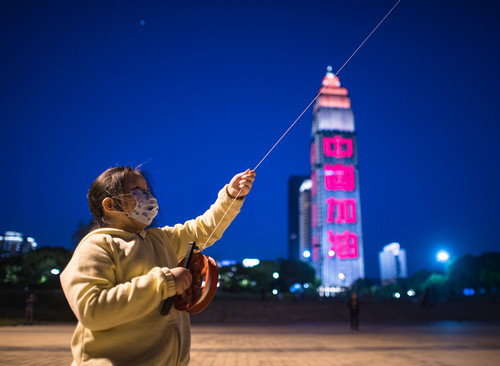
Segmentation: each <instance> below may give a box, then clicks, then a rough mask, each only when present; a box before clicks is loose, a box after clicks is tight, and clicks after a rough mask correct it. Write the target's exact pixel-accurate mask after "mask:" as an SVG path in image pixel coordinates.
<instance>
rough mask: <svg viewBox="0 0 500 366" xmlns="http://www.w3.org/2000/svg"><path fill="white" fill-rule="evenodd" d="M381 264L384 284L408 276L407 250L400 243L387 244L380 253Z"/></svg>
mask: <svg viewBox="0 0 500 366" xmlns="http://www.w3.org/2000/svg"><path fill="white" fill-rule="evenodd" d="M378 259H379V264H380V281H381V282H382V286H385V285H388V284H390V283H396V282H398V280H400V279H402V278H406V277H407V276H408V274H407V270H406V251H405V250H404V249H401V246H400V245H399V243H391V244H387V245H386V246H385V247H384V249H383V250H382V251H381V252H379V254H378Z"/></svg>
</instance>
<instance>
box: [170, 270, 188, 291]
mask: <svg viewBox="0 0 500 366" xmlns="http://www.w3.org/2000/svg"><path fill="white" fill-rule="evenodd" d="M170 273H172V276H174V281H175V293H176V294H177V295H180V294H182V293H183V292H184V291H186V290H187V289H188V288H189V287H190V286H191V283H193V275H192V274H191V272H190V271H189V269H186V268H184V267H175V268H170Z"/></svg>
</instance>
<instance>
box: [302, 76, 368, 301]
mask: <svg viewBox="0 0 500 366" xmlns="http://www.w3.org/2000/svg"><path fill="white" fill-rule="evenodd" d="M323 88H324V89H323ZM357 150H358V149H357V139H356V131H355V129H354V115H353V112H352V109H351V100H350V97H349V95H348V92H347V89H346V88H344V87H341V85H340V81H339V79H338V77H335V76H334V75H333V74H332V72H331V67H329V68H328V71H327V73H326V75H325V77H324V78H323V82H322V93H321V95H320V96H319V97H318V99H317V100H316V102H315V104H314V109H313V121H312V133H311V170H312V172H311V180H312V188H311V202H312V205H311V227H312V240H311V241H312V258H311V259H312V263H313V265H314V267H315V268H316V273H317V275H318V276H319V277H320V278H321V282H322V289H321V290H320V292H322V293H323V294H326V295H327V296H328V295H330V294H333V293H335V292H337V291H339V290H340V289H341V288H342V287H346V286H350V285H351V284H352V283H353V282H354V281H356V280H357V279H358V278H363V277H364V263H363V235H362V228H361V207H360V191H359V171H358V151H357Z"/></svg>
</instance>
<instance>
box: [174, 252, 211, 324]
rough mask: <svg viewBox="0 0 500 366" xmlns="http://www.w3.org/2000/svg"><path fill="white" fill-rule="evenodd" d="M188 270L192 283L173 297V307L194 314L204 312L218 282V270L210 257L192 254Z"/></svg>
mask: <svg viewBox="0 0 500 366" xmlns="http://www.w3.org/2000/svg"><path fill="white" fill-rule="evenodd" d="M179 265H180V264H179ZM189 270H190V271H191V274H192V275H193V283H192V284H191V287H189V288H188V289H187V290H186V291H184V292H183V293H182V294H181V295H177V296H176V297H175V301H174V306H175V308H176V309H177V310H185V311H187V312H188V313H191V314H196V313H199V312H201V311H203V310H205V308H206V307H207V306H208V304H210V302H211V301H212V299H213V298H214V296H215V292H216V291H217V283H218V282H219V269H218V268H217V264H216V263H215V261H214V259H213V258H212V257H208V256H206V255H203V254H201V253H193V256H192V258H191V265H190V266H189Z"/></svg>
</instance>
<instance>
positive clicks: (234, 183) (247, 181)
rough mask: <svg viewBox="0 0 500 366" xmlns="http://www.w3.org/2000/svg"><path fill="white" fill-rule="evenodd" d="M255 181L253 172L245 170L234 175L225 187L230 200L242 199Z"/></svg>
mask: <svg viewBox="0 0 500 366" xmlns="http://www.w3.org/2000/svg"><path fill="white" fill-rule="evenodd" d="M254 180H255V170H250V169H247V170H245V171H244V172H243V173H239V174H236V175H235V176H234V177H233V179H231V181H230V182H229V184H228V186H227V193H228V194H229V197H231V198H239V197H244V196H246V195H247V194H248V193H250V190H251V189H252V185H253V182H254Z"/></svg>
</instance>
